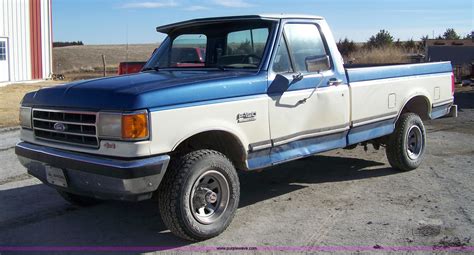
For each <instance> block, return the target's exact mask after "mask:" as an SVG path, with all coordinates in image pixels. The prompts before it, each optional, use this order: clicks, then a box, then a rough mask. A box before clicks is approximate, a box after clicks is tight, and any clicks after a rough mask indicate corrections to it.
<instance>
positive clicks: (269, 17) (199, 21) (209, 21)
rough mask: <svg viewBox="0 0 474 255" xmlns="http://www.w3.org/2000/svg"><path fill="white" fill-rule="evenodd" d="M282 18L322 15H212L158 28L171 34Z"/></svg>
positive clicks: (309, 17) (306, 17)
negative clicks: (241, 22) (215, 25)
mask: <svg viewBox="0 0 474 255" xmlns="http://www.w3.org/2000/svg"><path fill="white" fill-rule="evenodd" d="M280 19H317V20H321V19H323V18H322V17H319V16H311V15H298V14H296V15H291V14H262V15H242V16H226V17H212V18H201V19H192V20H187V21H182V22H177V23H173V24H169V25H163V26H159V27H157V28H156V31H157V32H161V33H165V34H169V33H170V32H171V31H173V30H176V29H180V28H184V27H188V26H194V25H203V24H212V23H221V22H231V21H240V20H275V21H277V20H280Z"/></svg>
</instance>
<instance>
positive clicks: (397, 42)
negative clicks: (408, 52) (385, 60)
mask: <svg viewBox="0 0 474 255" xmlns="http://www.w3.org/2000/svg"><path fill="white" fill-rule="evenodd" d="M394 45H395V47H397V48H401V47H402V46H403V43H402V41H400V38H399V39H397V41H396V42H395V44H394Z"/></svg>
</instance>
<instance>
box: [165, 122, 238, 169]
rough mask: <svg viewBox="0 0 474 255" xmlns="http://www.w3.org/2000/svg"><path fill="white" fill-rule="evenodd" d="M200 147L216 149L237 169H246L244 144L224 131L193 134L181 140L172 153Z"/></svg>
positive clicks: (187, 151) (176, 153)
mask: <svg viewBox="0 0 474 255" xmlns="http://www.w3.org/2000/svg"><path fill="white" fill-rule="evenodd" d="M201 149H209V150H215V151H218V152H220V153H222V154H224V155H226V156H227V157H228V158H229V159H230V160H231V161H232V163H233V164H234V166H235V167H236V168H237V169H239V170H247V165H246V164H245V159H246V156H245V155H246V153H245V149H244V146H243V145H242V143H241V142H240V140H239V139H238V138H237V137H236V136H235V135H233V134H231V133H229V132H226V131H217V130H216V131H207V132H203V133H199V134H196V135H193V136H191V137H189V138H188V139H186V140H184V141H183V142H181V143H180V144H179V145H178V147H176V149H175V150H174V151H173V155H183V154H187V153H189V152H191V151H195V150H201ZM173 155H172V156H173Z"/></svg>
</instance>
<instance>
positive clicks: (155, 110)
mask: <svg viewBox="0 0 474 255" xmlns="http://www.w3.org/2000/svg"><path fill="white" fill-rule="evenodd" d="M266 97H268V96H267V95H266V94H260V95H251V96H241V97H230V98H223V99H216V100H207V101H200V102H192V103H185V104H178V105H167V106H160V107H155V108H150V109H149V111H150V112H157V111H166V110H173V109H179V108H187V107H194V106H202V105H212V104H220V103H228V102H234V101H244V100H251V99H260V98H266Z"/></svg>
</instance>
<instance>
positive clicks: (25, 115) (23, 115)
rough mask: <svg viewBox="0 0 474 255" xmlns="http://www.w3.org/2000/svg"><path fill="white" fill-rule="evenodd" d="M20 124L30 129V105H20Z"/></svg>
mask: <svg viewBox="0 0 474 255" xmlns="http://www.w3.org/2000/svg"><path fill="white" fill-rule="evenodd" d="M20 126H21V127H23V128H28V129H31V107H20Z"/></svg>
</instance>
